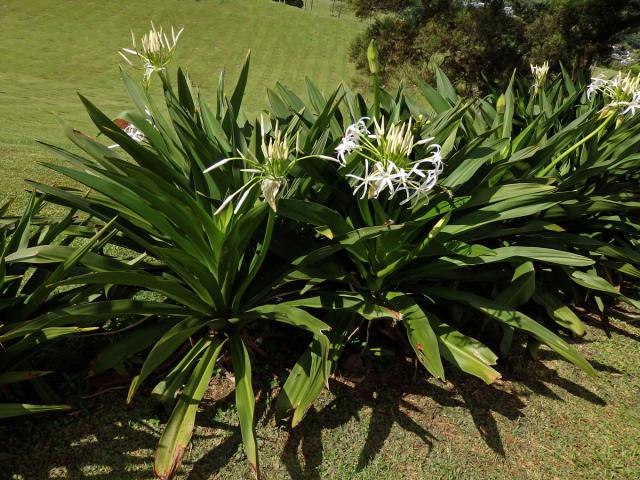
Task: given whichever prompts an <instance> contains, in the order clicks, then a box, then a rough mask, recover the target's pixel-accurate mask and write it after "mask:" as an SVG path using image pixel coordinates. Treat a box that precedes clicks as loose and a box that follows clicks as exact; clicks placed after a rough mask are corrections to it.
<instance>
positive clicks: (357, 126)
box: [336, 117, 369, 166]
mask: <svg viewBox="0 0 640 480" xmlns="http://www.w3.org/2000/svg"><path fill="white" fill-rule="evenodd" d="M366 120H369V118H368V117H362V118H361V119H360V120H358V121H357V122H356V123H354V124H352V125H349V126H348V127H347V129H346V130H345V132H344V137H342V141H341V142H340V144H339V145H338V146H337V147H336V152H338V154H337V157H338V161H339V162H340V164H341V165H342V166H344V165H345V157H346V156H347V155H349V154H350V153H351V152H353V151H354V150H356V149H357V148H358V147H359V146H360V139H361V138H362V137H364V136H367V135H369V130H367V125H366V123H365V121H366Z"/></svg>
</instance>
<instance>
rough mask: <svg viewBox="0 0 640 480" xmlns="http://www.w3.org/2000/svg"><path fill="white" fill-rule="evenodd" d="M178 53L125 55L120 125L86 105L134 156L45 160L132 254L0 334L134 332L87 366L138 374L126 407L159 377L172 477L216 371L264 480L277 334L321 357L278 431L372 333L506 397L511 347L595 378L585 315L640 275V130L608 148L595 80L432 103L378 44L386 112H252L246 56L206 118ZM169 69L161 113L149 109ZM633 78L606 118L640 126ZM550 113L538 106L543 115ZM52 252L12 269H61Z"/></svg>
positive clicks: (102, 262) (103, 150) (432, 93)
mask: <svg viewBox="0 0 640 480" xmlns="http://www.w3.org/2000/svg"><path fill="white" fill-rule="evenodd" d="M172 31H173V30H172ZM179 37H180V31H178V33H177V34H172V37H171V39H169V38H168V37H165V35H164V33H162V30H160V31H158V30H156V29H155V27H152V30H151V32H149V34H148V35H147V36H146V37H145V38H144V39H143V41H142V48H141V49H138V48H136V47H135V45H134V48H133V49H129V50H127V51H126V53H128V54H131V55H135V56H136V57H137V58H138V59H139V60H140V61H141V62H142V68H143V70H144V73H143V75H142V82H141V83H139V82H138V81H136V80H135V79H133V78H132V77H131V76H129V75H128V74H127V73H126V72H123V81H124V84H125V87H126V89H127V91H128V92H129V94H130V97H131V99H132V103H133V107H132V109H131V110H128V111H127V112H125V113H124V114H122V115H121V116H122V120H123V122H118V121H112V120H111V119H110V118H109V117H108V116H107V115H105V114H104V113H103V112H102V111H100V110H99V109H98V108H97V107H95V106H94V105H93V104H91V103H90V102H89V101H88V100H86V99H85V98H82V101H83V103H84V104H85V107H86V109H87V111H88V113H89V116H90V117H91V119H92V121H93V123H94V124H95V126H96V127H97V129H98V130H99V132H100V133H101V134H102V135H104V136H106V137H107V138H109V140H110V141H112V142H115V144H117V145H118V147H116V148H109V146H107V145H104V144H103V143H101V138H93V137H92V136H90V135H86V134H83V133H81V132H79V131H77V130H75V129H73V128H70V127H66V128H65V131H66V133H67V135H68V136H69V138H70V139H71V140H72V141H73V142H74V143H75V144H76V145H77V146H78V147H79V149H80V150H82V152H84V153H83V154H78V153H74V152H67V151H65V150H63V149H61V148H57V147H52V146H48V148H50V149H51V150H53V151H54V152H55V153H57V154H59V155H62V156H63V157H64V158H65V159H66V160H67V161H68V164H67V165H60V164H50V165H49V167H50V168H52V169H53V170H55V171H57V172H59V173H61V174H64V175H66V176H67V177H69V178H71V179H73V180H74V181H75V182H77V184H78V185H80V187H79V188H72V189H63V188H56V187H52V186H49V185H45V184H40V183H36V182H31V184H32V185H33V186H34V187H35V189H37V191H38V192H44V193H46V194H47V195H48V198H49V199H51V201H53V202H56V203H58V204H61V205H64V206H67V207H71V208H72V209H73V212H75V211H80V212H84V213H86V214H88V216H90V217H91V219H92V222H94V223H95V225H97V226H101V225H102V226H104V225H107V226H108V228H109V229H113V231H112V230H109V231H110V233H109V236H108V243H110V244H111V246H116V247H122V248H119V249H116V250H117V251H118V252H125V253H119V254H118V256H117V257H116V256H114V257H110V256H108V255H106V254H104V253H100V254H98V253H95V254H94V253H93V252H88V254H87V255H86V256H83V257H82V258H83V260H82V261H83V262H85V263H82V265H84V268H83V269H75V268H74V269H69V272H68V275H67V274H66V273H65V276H64V277H60V281H56V283H55V285H53V286H52V288H58V287H65V288H67V287H69V286H72V285H81V286H83V291H85V290H86V291H87V292H89V293H90V294H91V295H90V297H91V298H90V300H91V302H88V303H85V302H84V301H83V302H78V303H77V304H76V303H73V304H71V305H62V306H61V307H60V308H57V309H55V310H52V311H49V312H43V313H42V314H40V312H38V316H37V317H36V318H29V319H28V320H25V321H24V322H19V325H17V326H15V328H14V325H11V326H10V327H6V326H0V327H1V328H0V340H3V339H5V340H6V339H7V338H10V339H11V340H12V341H16V342H18V341H22V337H24V338H25V339H26V340H27V341H30V340H29V338H32V337H29V336H30V335H37V334H41V333H42V334H48V333H49V332H50V329H60V328H70V327H71V328H75V326H79V328H80V329H84V328H90V329H96V328H100V329H107V326H106V324H105V322H107V321H108V320H111V321H114V320H115V321H117V322H120V323H118V325H120V326H121V327H122V329H121V330H119V331H118V333H119V334H120V335H119V336H118V337H117V340H114V342H113V345H110V346H109V347H108V348H106V349H105V350H103V351H101V352H99V354H98V355H97V357H96V360H95V361H94V362H93V364H92V369H93V371H94V373H96V374H99V373H102V372H104V371H107V370H109V369H110V368H114V367H116V366H117V367H119V368H125V369H131V373H132V374H134V376H133V381H132V383H131V386H130V390H129V394H128V401H131V400H132V398H133V396H134V394H135V393H136V392H137V391H139V390H140V389H141V388H144V386H145V385H147V383H148V382H149V381H151V380H154V384H153V390H152V392H151V393H152V396H153V397H154V398H156V399H157V400H159V401H160V403H161V404H162V405H164V406H165V407H166V409H167V411H168V412H169V416H168V421H167V425H166V427H165V429H164V431H163V433H162V436H161V438H160V442H159V447H158V450H157V452H156V455H155V464H154V469H155V472H156V475H157V476H158V477H159V478H161V479H168V478H170V477H171V476H173V475H174V474H175V473H176V472H177V471H178V469H179V467H180V464H181V462H182V458H183V455H184V454H185V452H187V451H188V448H187V447H188V444H189V441H190V438H191V435H192V432H193V428H194V425H195V418H196V413H197V410H198V404H199V402H200V400H201V399H202V398H203V397H204V395H205V391H206V389H207V386H208V384H209V381H210V379H211V377H212V375H213V374H214V370H215V367H216V365H217V364H219V360H220V359H224V360H225V362H224V365H225V368H229V369H230V370H233V373H234V375H235V389H236V407H237V413H238V417H239V423H240V430H241V434H242V439H243V445H244V450H245V453H246V455H247V458H248V460H249V464H250V466H251V471H252V472H253V475H254V476H256V477H257V476H258V474H259V465H258V454H257V440H256V435H255V428H254V424H255V418H254V417H255V412H254V410H255V395H254V391H253V383H252V373H251V372H252V365H254V364H255V362H257V361H261V358H262V357H260V359H258V357H257V356H256V355H254V352H257V351H258V348H259V347H257V346H256V342H255V339H256V338H261V339H264V341H265V343H266V344H267V347H268V346H269V345H268V343H269V342H270V339H272V338H274V337H273V336H272V334H273V332H276V331H277V332H279V333H281V332H284V333H285V334H286V335H291V333H292V329H293V330H294V331H296V332H297V331H301V332H303V333H301V335H306V336H307V338H304V337H297V336H296V337H295V338H301V339H302V340H303V341H304V342H305V344H304V345H306V342H309V344H308V348H307V349H306V351H304V353H303V354H302V356H301V357H300V358H299V360H298V361H297V362H296V363H295V364H294V365H293V368H292V369H291V371H290V374H289V376H288V378H287V380H286V382H284V385H283V387H282V389H281V393H280V394H279V396H278V399H277V402H276V415H277V417H278V418H286V417H288V416H291V417H292V423H293V424H294V425H295V424H297V423H298V422H300V421H301V420H302V418H303V417H304V415H305V412H306V411H307V410H308V408H309V407H310V406H311V405H312V403H313V401H314V400H315V398H316V397H317V396H318V394H319V393H320V392H321V390H322V389H323V388H325V387H326V386H327V384H328V379H329V376H330V374H331V371H332V369H333V368H335V367H336V365H337V364H338V362H339V358H340V354H341V352H342V351H343V350H344V349H345V346H346V345H347V344H348V343H349V342H350V341H352V340H353V339H354V338H358V339H360V345H364V346H363V347H362V352H363V355H366V352H367V348H368V345H367V343H368V341H369V338H370V336H369V333H371V332H372V331H375V330H379V331H380V332H384V334H385V335H388V337H389V338H392V339H394V340H396V341H397V342H399V343H400V344H401V348H403V349H404V348H405V347H406V351H407V352H409V353H410V352H411V351H413V354H414V355H415V359H416V360H417V362H419V364H420V365H422V366H423V367H424V368H425V369H426V371H428V372H429V373H430V374H431V375H433V376H434V377H436V378H438V379H444V378H445V374H448V372H447V371H446V370H445V366H444V365H445V362H448V363H450V364H452V365H453V366H455V367H457V368H459V369H461V370H463V371H464V372H467V373H469V374H471V375H474V376H476V377H478V378H480V379H481V380H482V381H484V382H486V383H492V382H494V381H496V380H497V379H498V378H500V372H499V371H498V368H497V367H496V363H497V360H498V355H497V353H495V352H499V353H501V354H506V353H508V352H509V351H510V348H511V347H512V346H524V345H525V344H526V346H527V348H528V350H529V352H531V353H532V354H534V353H535V351H536V350H537V347H538V346H539V345H541V344H544V345H546V346H547V347H548V348H550V349H552V350H553V351H555V352H556V353H557V354H559V355H560V356H562V357H564V358H565V359H567V360H569V361H571V362H573V363H574V364H575V365H577V366H578V367H580V368H581V369H583V370H585V371H587V372H588V373H591V374H593V373H594V370H593V368H592V367H591V366H590V365H589V363H588V362H587V361H586V360H584V359H583V358H582V357H581V356H580V354H579V353H578V352H577V351H576V350H575V349H574V348H573V347H572V346H571V345H570V343H569V342H568V341H567V340H568V337H567V334H571V335H576V336H579V335H582V334H584V326H583V325H582V323H581V322H580V320H579V318H578V317H577V316H576V315H575V313H574V312H573V310H572V307H573V305H574V303H578V302H579V301H581V300H584V299H591V298H595V299H597V300H596V302H599V303H598V305H600V304H602V305H604V303H603V300H602V299H603V298H605V297H609V298H612V299H615V300H621V301H625V302H627V303H631V304H634V302H637V300H634V299H633V298H631V297H628V296H627V295H626V292H625V293H623V291H624V288H625V286H626V284H625V283H623V280H624V279H625V278H640V269H639V268H638V267H640V257H639V256H638V254H637V248H638V245H639V244H640V243H639V242H638V234H637V232H638V231H640V227H639V226H638V225H639V223H640V222H639V221H638V220H637V218H638V209H639V207H638V205H639V204H640V202H639V201H638V198H637V193H636V192H637V188H636V187H637V182H638V174H637V172H638V171H639V170H638V155H637V148H636V147H635V146H634V144H633V143H632V140H633V139H634V138H636V137H637V135H638V133H637V128H638V127H637V122H634V121H628V122H627V121H625V122H624V123H623V124H622V125H620V126H619V128H618V129H610V130H611V131H610V130H605V129H604V127H602V128H603V130H602V134H601V135H597V133H598V132H596V134H593V133H592V128H593V125H594V124H595V123H596V122H598V121H600V119H598V117H599V115H600V113H601V112H602V111H603V110H602V108H601V107H602V102H601V96H600V95H598V98H594V97H593V96H594V95H595V92H596V91H597V92H600V93H602V94H603V95H609V94H610V93H611V91H613V90H611V91H610V90H608V89H605V87H604V86H602V85H601V83H598V81H596V83H597V85H595V86H592V87H591V89H590V90H589V91H591V92H592V93H590V94H589V96H590V97H591V100H589V99H587V98H586V97H587V94H585V90H586V85H584V84H574V83H573V82H572V80H571V78H570V76H569V75H568V74H566V73H565V72H564V71H563V72H562V75H558V76H555V77H554V78H553V79H547V78H546V75H547V71H546V66H545V68H543V70H540V71H535V70H534V72H533V74H534V75H535V76H536V78H535V79H534V88H531V82H530V81H529V80H527V81H526V85H525V82H523V83H522V85H524V86H523V88H521V90H518V86H517V85H515V84H514V81H513V80H512V82H511V83H510V84H509V85H508V87H507V89H506V91H505V92H504V93H503V94H500V95H499V97H498V98H492V97H491V96H488V97H486V98H484V99H481V100H479V101H465V100H463V99H461V98H459V97H458V95H457V94H456V92H455V89H454V88H453V86H452V84H451V82H450V81H449V80H448V79H447V78H446V76H445V75H444V74H443V73H442V72H441V71H439V70H438V71H437V78H438V87H437V89H435V88H432V87H430V86H428V85H421V88H420V93H421V94H422V95H423V97H424V99H423V100H424V102H423V103H424V104H426V105H427V106H425V107H422V106H418V105H417V104H416V103H415V102H412V101H410V100H408V99H407V98H406V96H405V93H404V91H403V89H402V87H400V88H399V89H398V90H397V91H395V92H387V91H385V90H383V89H382V88H380V87H379V85H380V82H379V81H378V79H377V77H376V75H377V71H378V68H377V65H376V62H377V52H376V50H375V46H374V45H372V46H371V47H370V49H369V50H370V55H369V59H370V65H371V70H372V76H373V77H374V100H373V102H372V103H371V102H369V103H368V102H367V101H366V99H365V98H364V97H363V96H361V95H358V94H354V93H353V92H351V91H350V90H349V89H348V88H346V87H345V86H340V87H339V88H337V89H336V90H335V91H334V92H333V93H332V94H331V95H329V96H328V97H325V96H324V95H323V94H322V92H320V91H319V89H318V88H317V87H316V86H315V85H314V84H313V83H312V82H311V81H307V97H308V98H309V100H308V101H305V100H303V99H301V98H299V97H297V96H296V95H295V94H294V93H293V92H291V91H290V90H289V89H287V88H286V87H284V86H282V85H277V86H276V87H275V90H270V91H269V101H270V102H271V108H270V109H269V111H268V113H265V114H264V115H263V116H261V117H260V118H259V119H258V118H256V119H255V120H253V119H252V120H249V119H248V118H250V116H248V115H247V114H246V113H245V112H243V110H242V98H243V95H244V89H245V86H246V82H247V77H248V65H249V59H248V57H247V60H246V62H245V64H244V66H243V68H242V69H241V71H240V75H239V79H238V81H237V83H236V85H235V87H234V88H233V91H232V92H231V95H227V94H226V93H225V91H224V88H223V83H222V82H221V83H220V86H219V90H218V95H217V102H213V104H209V103H208V102H207V101H205V99H204V98H203V97H202V96H201V95H200V92H199V91H198V90H197V88H196V87H195V86H194V85H193V84H192V82H191V80H190V79H189V77H188V76H187V75H186V74H185V73H184V72H183V71H181V70H179V71H178V74H177V82H176V86H177V88H176V89H174V88H173V87H172V85H171V82H170V81H169V74H168V72H167V68H168V62H169V61H170V60H171V59H172V57H173V55H174V52H175V48H176V43H177V41H178V38H179ZM156 77H158V78H159V79H160V81H161V87H162V89H163V93H164V97H163V98H164V101H165V102H166V108H165V105H163V106H162V108H160V106H158V105H157V104H156V102H155V101H154V97H153V96H152V95H150V93H149V82H151V81H152V79H154V78H156ZM625 81H626V80H625ZM620 82H622V80H620V81H619V83H620ZM626 82H627V83H624V82H622V83H620V85H621V88H622V90H621V91H622V92H623V93H624V95H625V96H624V98H623V97H621V96H616V98H615V99H612V101H613V102H614V103H613V105H612V104H609V106H610V107H615V112H614V113H615V115H610V116H608V117H607V120H605V122H606V121H608V119H609V118H614V117H619V116H620V114H623V115H624V116H625V117H629V116H631V115H633V113H634V111H635V107H634V105H635V103H633V102H635V100H637V99H635V93H633V92H635V89H637V85H636V84H633V82H631V80H629V81H626ZM623 83H624V85H623ZM607 85H608V87H607V88H609V87H611V88H613V87H612V85H609V84H607ZM616 85H617V84H616ZM616 88H617V87H616ZM535 90H537V91H535ZM607 92H608V93H607ZM616 95H617V94H616ZM609 96H610V95H609ZM607 98H608V97H607ZM536 99H537V101H539V103H540V105H541V106H543V107H544V108H533V107H532V106H533V104H534V103H535V101H536ZM590 101H591V104H590V103H589V102H590ZM616 102H618V103H616ZM619 102H627V103H624V104H622V103H619ZM547 106H548V107H549V108H547ZM167 112H168V116H167V115H166V113H167ZM603 123H604V122H603ZM129 127H131V128H129ZM599 128H600V127H599ZM134 129H135V130H134ZM104 242H107V240H105V241H104ZM102 246H103V245H102V243H100V247H102ZM57 251H59V249H55V248H54V249H48V250H42V249H40V248H39V249H38V250H37V251H23V252H21V253H20V254H16V255H14V254H12V255H11V257H10V258H9V260H8V261H24V262H29V261H34V262H49V263H55V262H59V261H62V262H65V259H66V257H62V258H61V257H60V255H59V256H58V257H55V256H54V255H53V253H51V252H57ZM43 252H45V253H46V255H45V254H44V253H43ZM65 252H67V251H66V250H65ZM64 265H67V263H65V264H64ZM56 278H57V277H56ZM47 288H48V287H47ZM94 288H95V290H94ZM94 292H95V293H94ZM594 292H595V293H594ZM83 298H84V297H83ZM379 327H380V328H379ZM291 338H294V337H291ZM514 338H515V340H514ZM481 339H482V340H483V341H481ZM304 345H303V346H302V347H304ZM262 346H263V347H265V345H264V344H263V345H262ZM266 349H267V350H268V348H266ZM300 350H302V349H300ZM252 357H253V359H252ZM132 360H135V361H132ZM443 360H444V362H443ZM507 360H508V358H507ZM140 363H141V364H142V366H141V368H139V365H140ZM292 363H293V362H292Z"/></svg>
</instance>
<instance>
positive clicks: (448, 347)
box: [432, 321, 501, 384]
mask: <svg viewBox="0 0 640 480" xmlns="http://www.w3.org/2000/svg"><path fill="white" fill-rule="evenodd" d="M432 326H433V330H434V332H435V333H436V335H437V336H438V342H439V345H440V354H441V355H442V356H443V357H444V358H445V359H446V360H447V361H448V362H450V363H452V364H453V365H455V366H456V367H458V368H459V369H460V370H462V371H464V372H467V373H469V374H471V375H474V376H476V377H478V378H479V379H481V380H482V381H484V382H485V383H487V384H491V383H493V382H495V381H496V380H498V379H499V378H500V376H501V375H500V373H498V372H497V371H495V370H494V369H493V368H491V367H490V365H495V363H496V361H497V359H498V357H497V356H496V355H495V354H494V353H493V352H492V351H491V350H490V349H489V348H488V347H487V346H486V345H484V344H482V343H481V342H479V341H478V340H476V339H475V338H471V337H468V336H466V335H464V334H462V333H460V332H459V331H457V330H455V329H454V328H452V327H450V326H449V325H447V324H446V323H444V322H441V321H435V322H433V324H432Z"/></svg>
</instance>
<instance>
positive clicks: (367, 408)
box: [0, 314, 640, 480]
mask: <svg viewBox="0 0 640 480" xmlns="http://www.w3.org/2000/svg"><path fill="white" fill-rule="evenodd" d="M616 317H618V318H622V317H621V316H620V315H618V314H616ZM639 319H640V318H639V317H638V316H636V317H635V319H632V320H616V319H614V318H611V320H610V324H609V325H608V326H607V328H606V329H602V328H601V327H602V323H601V322H600V321H599V320H595V319H592V320H587V324H588V332H587V335H586V337H585V338H584V339H583V340H581V341H580V342H579V344H578V345H577V348H578V349H579V350H580V351H581V353H582V354H583V355H585V356H586V358H587V359H589V360H590V361H591V362H592V363H593V365H594V366H595V367H596V369H597V370H598V371H599V375H598V377H597V378H589V377H587V376H586V374H583V373H582V372H580V371H578V370H577V369H576V368H575V367H573V366H571V365H570V364H568V363H566V362H565V361H562V360H559V359H558V357H556V356H555V354H552V353H551V352H550V351H549V350H546V349H543V350H542V351H541V357H542V358H541V361H539V362H535V363H533V362H531V361H529V360H528V359H526V358H524V357H522V358H515V359H512V360H514V363H513V365H515V367H512V368H511V370H509V371H507V372H503V373H504V374H505V375H504V380H503V381H501V382H499V383H498V384H496V385H494V386H493V387H489V386H486V385H485V384H483V383H482V382H480V381H478V380H476V379H474V378H472V377H470V376H468V375H463V374H461V373H460V372H459V371H458V370H456V371H453V370H450V371H449V372H448V376H449V378H448V382H447V383H446V384H443V383H440V382H437V381H434V380H433V379H429V380H427V379H425V378H423V377H422V374H421V373H418V374H417V378H416V379H415V380H414V379H413V369H412V365H411V363H408V362H407V361H405V360H404V358H397V357H396V359H395V360H385V361H380V363H379V364H374V365H373V366H372V368H371V370H370V372H369V373H368V374H367V375H366V376H365V377H364V380H362V379H361V378H360V379H357V380H358V382H359V383H357V384H356V383H355V382H354V379H353V378H351V379H350V378H349V377H345V376H343V375H344V374H345V371H344V369H343V370H342V373H341V374H340V375H338V376H337V377H336V378H334V379H332V381H331V384H330V385H331V392H325V393H324V394H323V395H322V397H321V398H320V399H319V401H317V402H316V408H315V409H312V410H311V411H310V412H309V414H308V415H307V417H306V418H305V420H304V421H303V423H302V424H301V425H300V426H299V427H298V428H296V429H295V430H293V431H290V430H288V429H284V428H278V427H275V426H273V425H272V423H271V420H270V416H269V411H268V405H269V403H270V402H268V400H269V399H270V397H271V396H272V388H274V385H275V382H272V381H271V379H270V377H269V376H268V375H267V374H266V373H265V372H264V371H261V369H260V364H261V362H259V361H255V362H254V368H255V370H256V371H255V373H256V376H255V377H254V383H255V384H256V385H255V388H256V391H257V392H260V393H259V397H258V403H257V410H256V411H257V412H258V416H259V417H261V418H260V420H259V421H258V437H259V445H260V455H261V462H262V469H263V474H264V478H265V479H286V478H293V479H319V478H327V479H376V480H379V479H390V480H391V479H394V480H395V479H400V478H402V479H424V478H429V479H456V480H459V479H480V478H482V479H504V480H511V479H545V480H546V479H569V478H572V479H573V478H575V479H578V478H579V479H614V478H618V479H629V480H632V479H637V478H638V472H640V429H639V428H638V425H640V409H639V407H638V398H640V362H638V355H635V354H633V353H632V352H637V351H638V341H639V340H640V324H639V323H638V320H639ZM285 348H286V347H285ZM271 349H272V351H269V354H270V356H271V355H274V356H275V357H276V358H273V357H272V360H274V361H275V360H276V359H277V356H278V351H279V350H278V346H277V345H276V346H272V347H271ZM275 363H277V361H275ZM261 372H262V373H261ZM281 373H282V378H280V379H279V380H282V379H283V378H284V376H285V372H284V371H282V372H281ZM360 380H362V381H360ZM122 388H126V387H122ZM231 390H232V385H231V383H230V380H227V379H225V377H224V375H221V376H219V377H217V378H216V379H214V380H212V382H211V383H210V388H209V390H208V392H207V394H206V395H205V398H206V399H208V400H209V401H208V402H207V401H205V402H204V403H203V405H202V407H201V409H200V413H199V414H198V417H197V420H196V423H197V428H196V432H195V435H194V437H193V443H192V446H191V448H190V449H189V450H188V452H187V454H186V456H185V461H184V464H183V467H182V469H181V470H180V474H179V475H178V477H177V478H179V479H183V480H184V479H190V480H199V479H208V478H216V479H239V478H249V477H248V474H249V472H248V469H247V467H246V464H245V461H244V458H243V453H242V450H241V446H240V434H239V430H238V429H236V426H237V419H236V415H235V413H234V411H233V409H232V405H233V394H231V395H230V396H229V393H230V392H231ZM125 396H126V395H125V390H116V391H113V392H110V393H108V394H106V395H102V396H99V397H94V398H92V399H88V400H85V401H82V402H79V403H78V405H80V408H79V409H78V410H77V411H76V412H73V413H71V414H69V415H59V416H55V417H49V418H46V419H35V418H29V419H26V420H25V419H23V420H22V421H21V423H20V424H19V427H18V426H13V427H12V425H11V424H5V426H4V427H3V426H1V425H0V452H3V453H5V454H9V457H8V459H6V460H5V461H4V462H2V463H0V471H2V472H3V475H5V474H6V475H5V476H3V477H2V478H13V479H25V480H27V479H48V478H67V479H76V478H98V479H101V478H104V479H109V480H125V479H130V480H147V479H149V480H150V479H152V478H153V475H152V467H151V465H152V456H153V451H154V449H155V446H156V442H157V440H158V437H159V433H160V428H161V426H162V423H163V422H164V421H166V415H165V414H164V413H163V412H162V411H160V410H158V409H156V408H155V407H154V406H153V405H151V404H150V402H145V398H144V393H142V394H141V395H140V397H139V399H138V400H137V402H136V403H134V404H133V405H131V406H125V405H124V398H125ZM12 475H13V476H12Z"/></svg>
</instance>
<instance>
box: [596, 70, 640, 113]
mask: <svg viewBox="0 0 640 480" xmlns="http://www.w3.org/2000/svg"><path fill="white" fill-rule="evenodd" d="M595 94H600V95H602V97H603V98H604V99H605V101H606V102H607V104H606V105H605V106H604V108H603V109H602V110H601V112H602V113H603V114H604V115H607V114H610V113H613V112H617V113H618V115H620V116H624V115H627V114H629V115H631V116H633V115H635V113H636V110H638V109H640V75H638V76H636V77H633V76H631V74H627V75H626V76H622V72H618V74H617V75H616V76H615V77H613V78H610V79H606V78H602V77H594V78H593V79H592V80H591V84H590V85H589V86H588V87H587V98H588V99H589V100H591V99H592V98H593V96H594V95H595Z"/></svg>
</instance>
